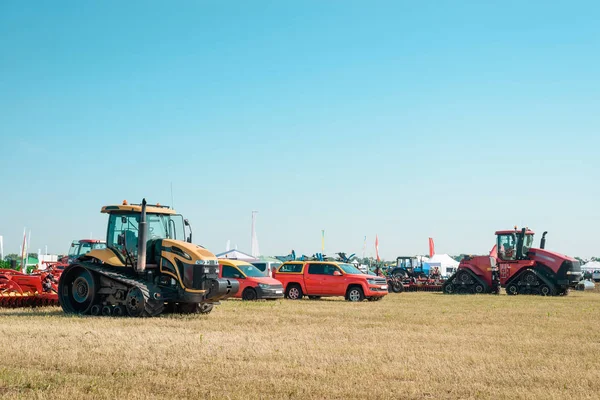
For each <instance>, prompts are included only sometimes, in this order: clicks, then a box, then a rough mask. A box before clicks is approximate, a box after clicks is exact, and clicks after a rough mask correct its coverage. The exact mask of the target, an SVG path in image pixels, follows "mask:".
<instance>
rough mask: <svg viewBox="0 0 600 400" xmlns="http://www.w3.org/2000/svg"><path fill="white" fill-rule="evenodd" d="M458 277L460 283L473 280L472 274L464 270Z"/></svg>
mask: <svg viewBox="0 0 600 400" xmlns="http://www.w3.org/2000/svg"><path fill="white" fill-rule="evenodd" d="M456 278H457V279H458V281H459V282H460V283H467V282H469V281H470V280H471V275H470V274H469V273H468V272H466V271H462V272H460V273H459V274H458V276H457V277H456Z"/></svg>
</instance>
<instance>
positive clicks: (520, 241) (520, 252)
mask: <svg viewBox="0 0 600 400" xmlns="http://www.w3.org/2000/svg"><path fill="white" fill-rule="evenodd" d="M526 232H527V228H523V229H521V232H520V233H519V234H518V237H517V260H522V259H523V256H524V254H523V243H525V233H526Z"/></svg>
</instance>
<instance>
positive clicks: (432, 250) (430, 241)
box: [429, 238, 435, 258]
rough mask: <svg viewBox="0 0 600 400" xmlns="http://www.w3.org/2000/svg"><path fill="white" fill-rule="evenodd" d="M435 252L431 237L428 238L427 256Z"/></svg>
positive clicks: (431, 255)
mask: <svg viewBox="0 0 600 400" xmlns="http://www.w3.org/2000/svg"><path fill="white" fill-rule="evenodd" d="M434 254H435V248H434V246H433V239H432V238H429V257H430V258H431V257H433V255H434Z"/></svg>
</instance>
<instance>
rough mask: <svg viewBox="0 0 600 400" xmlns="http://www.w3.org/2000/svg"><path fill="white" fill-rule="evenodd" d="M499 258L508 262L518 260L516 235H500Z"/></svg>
mask: <svg viewBox="0 0 600 400" xmlns="http://www.w3.org/2000/svg"><path fill="white" fill-rule="evenodd" d="M532 240H533V239H532ZM498 257H500V258H501V259H502V260H507V261H509V260H516V258H517V240H516V236H515V235H514V234H505V235H498Z"/></svg>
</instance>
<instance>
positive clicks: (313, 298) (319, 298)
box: [308, 296, 321, 300]
mask: <svg viewBox="0 0 600 400" xmlns="http://www.w3.org/2000/svg"><path fill="white" fill-rule="evenodd" d="M308 298H309V299H310V300H321V296H308Z"/></svg>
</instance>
